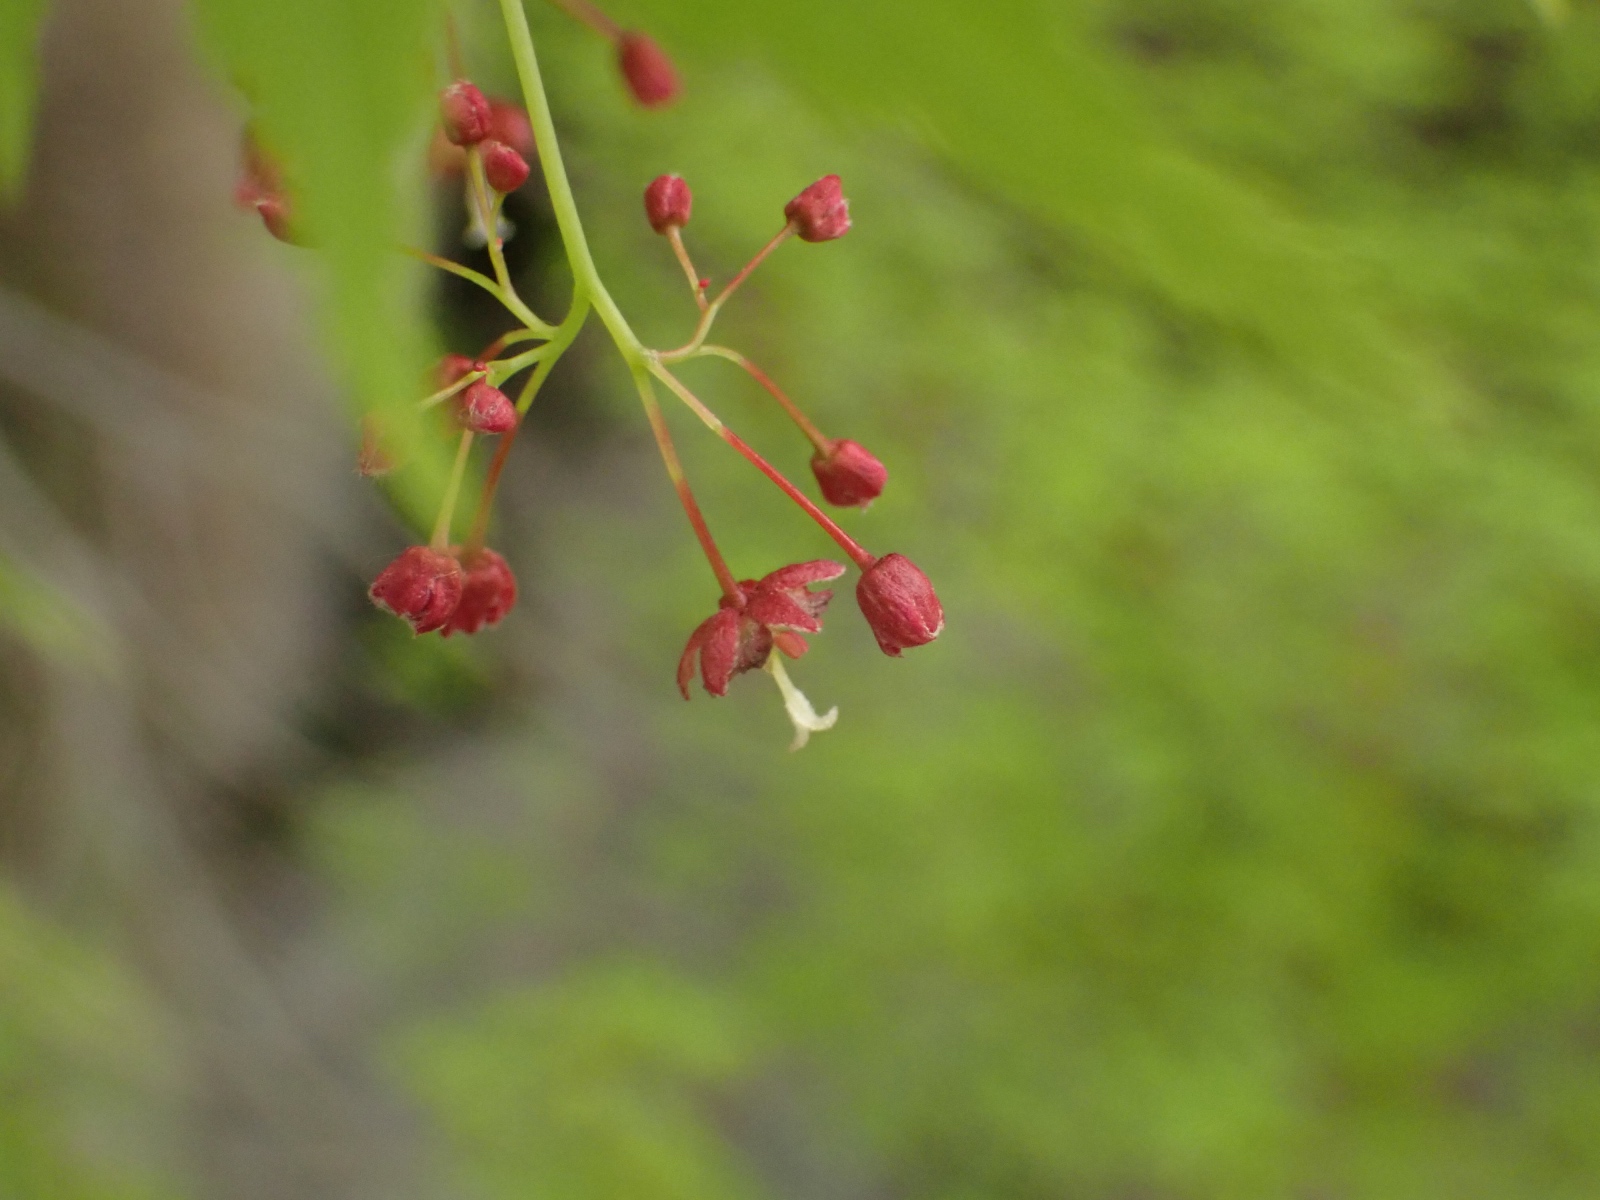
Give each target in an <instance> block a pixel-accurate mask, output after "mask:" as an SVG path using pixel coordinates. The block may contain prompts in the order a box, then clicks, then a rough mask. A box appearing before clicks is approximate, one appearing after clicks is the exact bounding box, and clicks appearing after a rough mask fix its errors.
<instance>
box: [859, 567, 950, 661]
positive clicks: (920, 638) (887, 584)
mask: <svg viewBox="0 0 1600 1200" xmlns="http://www.w3.org/2000/svg"><path fill="white" fill-rule="evenodd" d="M856 603H857V604H859V605H860V606H861V615H862V616H864V617H866V619H867V624H868V625H870V626H872V635H873V636H874V637H875V638H877V639H878V647H879V649H881V650H882V651H883V652H884V653H885V654H888V655H890V656H892V657H895V658H898V657H899V656H900V651H902V650H904V649H905V648H906V647H908V646H921V645H924V644H926V643H928V642H931V641H933V639H934V638H936V637H938V636H939V633H940V631H941V630H942V629H944V609H943V608H942V607H941V606H940V604H939V597H938V596H936V595H934V591H933V584H931V583H930V582H928V577H927V576H926V575H924V574H923V573H922V572H921V571H920V570H918V569H917V565H916V564H915V563H913V562H912V561H911V560H910V559H909V558H907V557H906V556H905V555H903V554H885V555H884V556H883V557H882V558H880V559H879V560H878V561H877V562H875V563H873V564H872V566H870V567H868V568H867V569H866V571H864V572H863V573H862V575H861V578H860V580H858V581H857V583H856Z"/></svg>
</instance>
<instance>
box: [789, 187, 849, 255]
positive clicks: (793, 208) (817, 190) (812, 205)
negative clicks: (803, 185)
mask: <svg viewBox="0 0 1600 1200" xmlns="http://www.w3.org/2000/svg"><path fill="white" fill-rule="evenodd" d="M783 215H784V216H785V217H787V218H788V219H789V224H790V225H793V226H794V231H795V232H796V233H798V234H799V235H800V240H801V241H804V242H831V241H832V240H833V239H834V238H837V237H843V236H844V235H845V234H847V233H849V232H850V201H848V200H846V199H845V198H844V193H843V192H842V191H840V190H839V177H838V176H837V175H824V176H823V177H822V178H821V179H819V180H817V181H816V182H815V183H813V184H812V185H811V186H810V187H808V188H807V189H806V190H805V191H803V192H801V193H800V194H799V195H798V196H796V197H795V198H794V199H793V200H791V201H789V203H788V204H786V205H784V206H783Z"/></svg>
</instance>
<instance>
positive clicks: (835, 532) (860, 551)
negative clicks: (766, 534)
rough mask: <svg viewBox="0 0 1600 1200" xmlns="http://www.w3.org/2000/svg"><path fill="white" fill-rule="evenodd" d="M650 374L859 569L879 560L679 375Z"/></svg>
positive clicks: (658, 369)
mask: <svg viewBox="0 0 1600 1200" xmlns="http://www.w3.org/2000/svg"><path fill="white" fill-rule="evenodd" d="M650 371H651V373H652V374H653V375H655V377H656V378H657V379H659V380H661V382H662V383H664V384H666V385H667V387H669V388H671V389H672V391H673V392H674V393H676V394H677V397H678V399H680V400H682V401H683V402H684V403H685V404H687V405H688V406H689V408H690V410H691V411H692V412H693V413H694V415H695V416H697V417H699V418H700V419H701V420H702V421H703V422H705V424H706V426H707V428H709V429H710V430H711V432H713V433H715V434H716V435H717V436H718V437H720V438H721V439H722V440H723V441H725V442H727V443H728V445H730V446H732V447H733V448H734V449H735V450H737V451H738V452H739V453H740V454H742V455H744V457H745V458H746V459H748V460H749V462H750V463H751V465H752V466H754V467H755V468H756V470H758V471H760V472H761V473H762V474H763V475H765V476H766V477H767V478H768V479H770V480H772V482H773V483H775V484H777V485H778V488H779V490H781V491H782V492H783V494H784V495H785V496H787V497H789V499H791V500H793V501H794V502H795V503H796V504H797V505H799V506H800V509H801V511H802V512H804V513H805V514H806V516H808V517H810V518H811V519H812V520H813V521H815V522H816V523H817V524H818V525H819V526H821V527H822V532H824V533H826V534H827V535H828V536H829V537H831V538H832V539H833V540H834V541H835V542H837V543H839V548H840V549H841V550H843V551H844V552H845V553H846V554H848V555H849V556H850V557H851V558H852V559H853V560H854V561H855V564H856V566H858V567H860V568H861V569H862V570H863V571H865V570H866V569H867V568H869V567H870V566H872V564H873V563H875V562H877V561H878V560H877V557H876V556H875V555H873V554H872V553H871V552H870V551H868V550H867V549H866V548H865V547H864V546H862V545H861V543H860V542H858V541H856V540H855V538H853V537H851V536H850V535H849V534H848V533H846V532H845V531H844V530H843V529H841V528H839V525H838V523H837V522H835V521H834V520H833V518H832V517H830V516H828V514H827V513H825V512H823V511H822V510H821V509H820V508H818V507H817V506H816V505H815V504H813V503H812V502H811V498H810V497H809V496H807V495H806V494H805V493H804V492H802V491H801V490H800V489H799V488H797V487H795V485H794V484H793V483H791V482H789V479H788V477H787V476H785V475H784V473H783V472H782V471H780V470H778V468H777V467H774V466H773V465H772V464H771V463H769V462H768V461H767V460H766V459H764V458H762V457H761V455H760V454H759V453H757V452H756V449H755V447H754V446H752V445H750V443H749V442H747V441H745V440H744V439H743V438H742V437H740V436H739V435H738V434H736V433H735V432H734V431H733V430H731V429H729V428H728V427H727V426H726V425H724V424H723V423H722V419H721V418H720V417H718V416H717V414H716V413H714V412H712V411H711V410H710V409H709V408H707V407H706V406H705V405H704V404H703V403H701V400H700V397H698V396H696V395H695V394H694V393H693V392H691V391H690V390H689V389H688V388H686V387H684V386H683V384H682V383H681V382H680V381H679V380H678V378H677V376H675V375H674V374H673V373H672V372H671V371H669V370H667V369H666V368H665V367H663V366H662V365H661V364H660V363H658V362H652V363H651V364H650Z"/></svg>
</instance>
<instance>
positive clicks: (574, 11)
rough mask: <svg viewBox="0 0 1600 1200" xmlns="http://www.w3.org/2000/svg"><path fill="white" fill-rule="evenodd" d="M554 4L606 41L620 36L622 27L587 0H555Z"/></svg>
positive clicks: (612, 40) (614, 39)
mask: <svg viewBox="0 0 1600 1200" xmlns="http://www.w3.org/2000/svg"><path fill="white" fill-rule="evenodd" d="M556 6H557V7H558V8H560V9H562V10H564V11H565V12H566V14H567V15H568V16H569V17H571V18H572V19H573V20H575V21H577V22H579V23H580V24H583V25H587V26H588V27H589V28H590V29H592V30H594V31H595V32H596V33H598V34H599V35H600V36H601V37H603V38H605V39H606V40H607V41H608V42H614V41H616V40H617V39H618V38H620V37H621V36H622V27H621V26H620V25H618V24H617V23H616V22H615V21H613V20H612V19H611V18H610V17H608V16H607V15H606V14H605V13H603V12H601V11H600V9H599V8H598V7H596V6H595V5H593V4H590V3H589V0H556Z"/></svg>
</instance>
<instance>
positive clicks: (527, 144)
mask: <svg viewBox="0 0 1600 1200" xmlns="http://www.w3.org/2000/svg"><path fill="white" fill-rule="evenodd" d="M489 136H490V137H492V138H493V139H494V140H495V141H497V142H504V143H505V144H506V145H508V146H510V147H511V148H512V149H513V150H515V151H516V152H517V153H518V154H520V155H522V157H523V158H524V159H526V160H528V161H529V162H531V161H532V160H533V159H535V158H537V157H538V154H539V150H538V146H537V144H536V143H535V142H534V140H533V123H532V122H531V121H529V120H528V113H527V111H526V110H525V109H524V108H523V107H522V105H520V104H513V103H512V102H511V101H509V100H498V99H496V100H490V101H489Z"/></svg>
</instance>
